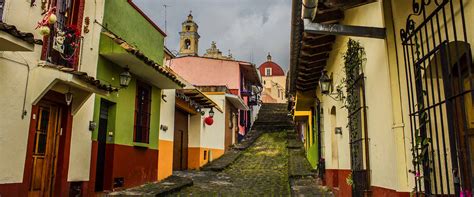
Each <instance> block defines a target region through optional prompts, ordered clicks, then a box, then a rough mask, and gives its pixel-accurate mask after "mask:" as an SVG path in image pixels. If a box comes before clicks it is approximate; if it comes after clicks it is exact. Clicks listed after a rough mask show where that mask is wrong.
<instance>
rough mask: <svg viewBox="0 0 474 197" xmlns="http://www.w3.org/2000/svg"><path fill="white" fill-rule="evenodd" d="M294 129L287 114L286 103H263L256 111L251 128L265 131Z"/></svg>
mask: <svg viewBox="0 0 474 197" xmlns="http://www.w3.org/2000/svg"><path fill="white" fill-rule="evenodd" d="M291 129H294V124H293V120H292V119H291V116H290V115H288V110H287V104H286V103H284V104H279V103H278V104H277V103H264V104H262V107H261V108H260V112H259V113H258V118H257V120H256V121H255V122H254V124H253V126H252V130H263V131H265V132H272V131H285V130H291Z"/></svg>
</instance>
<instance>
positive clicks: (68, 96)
mask: <svg viewBox="0 0 474 197" xmlns="http://www.w3.org/2000/svg"><path fill="white" fill-rule="evenodd" d="M65 97H66V104H67V105H68V106H69V105H71V103H72V93H71V88H69V90H68V91H67V93H66V94H65Z"/></svg>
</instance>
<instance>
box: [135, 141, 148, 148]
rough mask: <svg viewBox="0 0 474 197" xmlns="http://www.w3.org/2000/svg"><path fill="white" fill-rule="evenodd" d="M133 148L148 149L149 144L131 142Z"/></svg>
mask: <svg viewBox="0 0 474 197" xmlns="http://www.w3.org/2000/svg"><path fill="white" fill-rule="evenodd" d="M133 146H134V147H137V148H148V147H149V146H150V144H148V143H143V142H133Z"/></svg>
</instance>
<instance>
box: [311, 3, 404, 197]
mask: <svg viewBox="0 0 474 197" xmlns="http://www.w3.org/2000/svg"><path fill="white" fill-rule="evenodd" d="M344 15H345V17H344V20H343V21H342V22H341V24H344V25H358V26H371V27H385V24H384V23H385V22H384V15H383V4H382V2H380V1H379V2H374V3H370V4H367V5H364V6H359V7H356V8H352V9H348V10H346V11H345V13H344ZM349 38H352V39H354V40H356V41H359V42H360V43H361V45H362V46H363V47H364V48H365V51H366V57H367V61H366V63H365V64H364V65H363V72H364V75H365V77H366V78H365V95H366V102H367V107H368V108H367V129H368V136H367V137H368V138H369V139H370V140H369V155H370V157H369V158H370V161H369V162H370V167H371V173H370V174H371V185H372V186H376V187H383V188H389V189H393V190H397V191H410V190H408V187H407V185H408V184H407V181H406V173H405V172H406V168H403V169H402V170H399V171H396V170H387V169H398V166H404V165H405V162H406V160H405V159H404V158H403V157H402V158H400V157H397V155H398V153H401V154H402V155H403V154H405V153H406V150H404V149H400V150H399V149H397V146H396V143H397V137H399V136H398V135H397V133H396V132H395V131H394V130H393V129H392V128H393V127H394V125H396V124H399V123H394V120H393V110H392V107H393V106H392V100H393V98H392V92H391V81H390V79H391V78H390V77H391V76H390V71H389V68H390V67H389V59H388V51H387V42H386V40H384V39H375V38H362V37H349V36H338V37H337V39H336V42H335V44H334V45H333V50H332V52H331V54H330V58H329V60H328V62H327V70H328V73H333V77H334V78H333V82H334V86H337V85H338V84H339V83H340V82H341V79H343V78H344V77H345V73H344V60H343V54H344V52H345V51H346V50H347V41H348V40H349ZM343 91H344V92H345V90H343ZM318 98H320V99H321V104H322V108H323V113H324V120H323V121H324V128H323V130H324V131H325V132H324V139H325V141H324V143H325V145H324V147H325V153H324V155H326V168H327V169H342V170H345V169H350V168H351V165H350V146H349V142H350V134H349V130H348V129H347V127H346V126H347V124H348V118H347V117H348V113H347V109H345V108H343V103H342V102H341V101H335V100H333V99H332V98H329V97H328V96H323V95H321V94H320V93H319V92H318ZM333 107H334V108H335V112H336V114H335V115H332V114H331V108H333ZM335 127H341V128H342V135H336V134H334V133H335ZM387 177H390V178H387Z"/></svg>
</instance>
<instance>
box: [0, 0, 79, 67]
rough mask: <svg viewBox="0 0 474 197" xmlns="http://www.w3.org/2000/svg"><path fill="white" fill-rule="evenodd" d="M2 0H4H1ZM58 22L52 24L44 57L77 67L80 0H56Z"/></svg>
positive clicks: (55, 62) (49, 60) (60, 63)
mask: <svg viewBox="0 0 474 197" xmlns="http://www.w3.org/2000/svg"><path fill="white" fill-rule="evenodd" d="M0 1H2V0H0ZM54 2H56V4H57V5H58V6H57V9H56V13H55V14H56V16H57V22H56V23H55V24H54V25H50V27H49V28H50V29H51V33H50V34H49V37H48V38H47V40H46V42H45V46H44V48H43V50H44V51H43V58H44V59H45V60H46V61H48V62H50V63H53V64H57V65H61V66H65V67H69V68H75V66H76V64H77V54H79V50H80V47H79V46H80V42H81V28H80V27H79V23H80V22H81V21H82V18H79V16H81V14H79V12H80V11H81V10H80V8H79V7H80V6H79V4H80V0H56V1H54Z"/></svg>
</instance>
